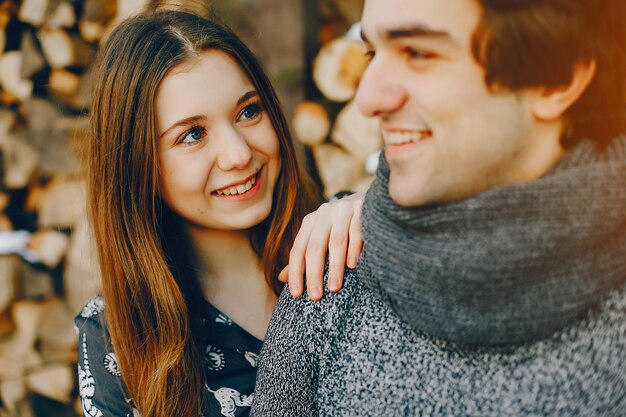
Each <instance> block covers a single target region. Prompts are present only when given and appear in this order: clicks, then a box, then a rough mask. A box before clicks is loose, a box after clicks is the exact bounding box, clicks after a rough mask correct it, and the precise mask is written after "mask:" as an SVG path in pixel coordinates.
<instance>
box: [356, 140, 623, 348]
mask: <svg viewBox="0 0 626 417" xmlns="http://www.w3.org/2000/svg"><path fill="white" fill-rule="evenodd" d="M388 180H389V167H388V165H387V163H386V161H385V159H384V157H381V163H380V166H379V169H378V173H377V178H376V180H375V182H374V184H373V185H372V186H371V188H370V190H369V191H368V193H367V196H366V198H365V203H364V208H363V231H364V236H365V246H364V251H363V257H362V259H361V261H360V263H361V267H362V268H360V270H361V271H362V272H361V276H362V279H363V280H364V281H365V283H366V284H367V285H368V286H369V287H370V289H372V290H373V292H374V293H375V294H378V295H380V296H381V297H382V299H383V300H384V301H386V302H387V303H388V304H389V305H390V306H391V307H392V309H394V310H395V312H396V313H397V314H398V315H399V316H400V317H402V318H403V319H404V320H405V321H406V322H408V323H409V324H411V325H412V326H414V327H415V328H416V329H419V330H422V331H425V332H426V333H428V334H431V335H433V336H436V337H440V338H443V339H446V340H449V341H452V342H457V343H462V344H470V345H501V344H512V343H520V342H525V341H531V340H535V339H538V338H541V337H544V336H546V335H548V334H550V333H552V332H554V331H555V330H556V329H559V328H561V327H563V326H564V325H565V324H566V323H568V322H570V321H571V320H573V319H574V318H576V317H577V316H579V315H581V314H582V313H584V312H585V311H587V310H588V309H589V308H590V307H591V306H593V304H594V303H596V302H597V301H599V299H601V297H602V295H603V294H604V293H606V292H607V290H609V289H611V288H613V287H615V286H616V285H618V284H619V283H622V282H624V280H625V279H626V138H618V139H616V140H614V141H613V142H612V143H611V144H610V145H609V146H608V147H607V148H606V149H604V150H602V151H600V150H598V149H596V147H595V145H594V144H593V143H592V142H590V141H583V142H582V143H580V144H578V145H576V146H575V147H574V148H573V149H571V150H570V151H568V152H567V153H566V155H565V156H564V157H563V159H562V160H561V162H560V163H559V164H558V165H557V166H556V167H555V168H553V169H552V170H551V171H550V172H549V173H547V174H546V175H545V176H543V177H542V178H540V179H538V180H536V181H533V182H530V183H527V184H522V185H512V186H503V187H498V188H495V189H492V190H489V191H486V192H484V193H482V194H480V195H477V196H475V197H472V198H469V199H466V200H463V201H460V202H455V203H450V204H443V205H430V206H422V207H417V208H403V207H400V206H398V205H396V204H394V202H393V201H392V200H391V198H390V197H389V193H388V187H387V185H388Z"/></svg>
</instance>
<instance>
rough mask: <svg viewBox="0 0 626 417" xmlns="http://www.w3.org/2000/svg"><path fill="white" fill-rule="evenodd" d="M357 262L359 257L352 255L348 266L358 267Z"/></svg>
mask: <svg viewBox="0 0 626 417" xmlns="http://www.w3.org/2000/svg"><path fill="white" fill-rule="evenodd" d="M356 263H357V257H356V256H351V257H350V259H349V260H348V267H350V268H356Z"/></svg>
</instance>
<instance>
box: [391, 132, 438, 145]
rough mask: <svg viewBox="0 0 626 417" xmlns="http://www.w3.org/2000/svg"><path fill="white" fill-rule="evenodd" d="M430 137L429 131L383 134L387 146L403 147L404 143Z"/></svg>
mask: <svg viewBox="0 0 626 417" xmlns="http://www.w3.org/2000/svg"><path fill="white" fill-rule="evenodd" d="M428 136H430V130H419V131H415V130H413V131H406V132H385V141H386V142H387V143H388V144H389V145H403V144H405V143H411V142H418V141H420V140H422V139H424V138H426V137H428Z"/></svg>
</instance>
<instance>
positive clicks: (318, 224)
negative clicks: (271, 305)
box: [278, 193, 365, 300]
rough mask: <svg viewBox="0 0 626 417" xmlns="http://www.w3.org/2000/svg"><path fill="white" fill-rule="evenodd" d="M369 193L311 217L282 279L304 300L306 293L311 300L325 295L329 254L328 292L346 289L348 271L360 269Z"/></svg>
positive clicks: (335, 203) (323, 207) (325, 206)
mask: <svg viewBox="0 0 626 417" xmlns="http://www.w3.org/2000/svg"><path fill="white" fill-rule="evenodd" d="M364 195H365V193H355V194H352V195H350V196H347V197H344V198H342V199H340V200H335V201H330V202H328V203H324V204H322V205H321V206H320V207H319V208H318V209H317V210H316V211H314V212H312V213H309V214H307V215H306V216H305V217H304V219H303V221H302V226H301V227H300V231H299V232H298V235H297V236H296V239H295V241H294V243H293V247H292V248H291V252H290V254H289V265H287V266H286V267H285V269H283V271H282V272H281V273H280V275H279V277H278V279H279V280H281V281H282V282H289V291H290V292H291V295H292V296H294V297H300V296H301V295H302V294H303V291H304V274H305V272H306V291H307V293H308V295H309V298H310V299H311V300H320V299H321V298H322V295H323V293H324V291H323V288H324V262H325V259H326V253H327V252H328V259H329V260H328V263H329V267H328V282H327V285H328V290H329V291H332V292H336V291H339V290H340V289H341V287H342V286H343V274H344V270H345V267H346V266H347V267H348V268H356V265H357V260H358V258H359V255H360V254H361V249H362V248H363V235H362V233H361V207H362V205H363V197H364Z"/></svg>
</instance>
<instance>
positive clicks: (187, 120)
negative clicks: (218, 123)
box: [159, 115, 206, 139]
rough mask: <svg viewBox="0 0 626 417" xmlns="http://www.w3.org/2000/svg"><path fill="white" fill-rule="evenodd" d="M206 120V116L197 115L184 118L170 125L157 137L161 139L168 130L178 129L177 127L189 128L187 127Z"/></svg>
mask: <svg viewBox="0 0 626 417" xmlns="http://www.w3.org/2000/svg"><path fill="white" fill-rule="evenodd" d="M204 120H206V116H201V115H197V116H191V117H186V118H184V119H182V120H179V121H177V122H176V123H174V124H173V125H171V126H170V127H168V128H167V129H165V132H163V133H161V134H160V135H159V139H160V138H162V137H163V136H165V135H166V134H167V133H168V132H169V131H170V130H172V129H174V128H176V127H179V126H189V125H193V124H197V123H198V122H201V121H204Z"/></svg>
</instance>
